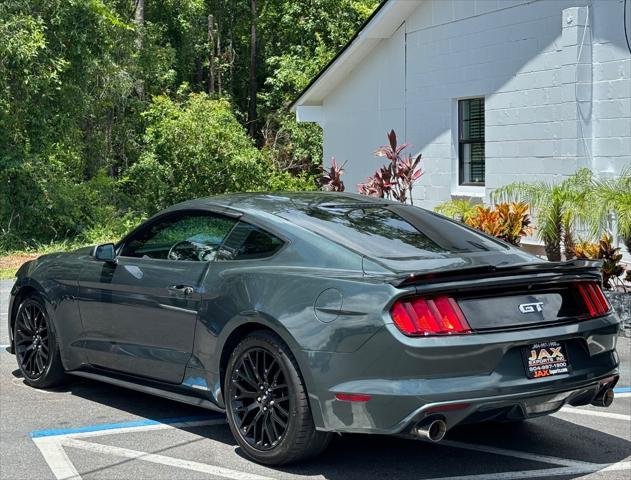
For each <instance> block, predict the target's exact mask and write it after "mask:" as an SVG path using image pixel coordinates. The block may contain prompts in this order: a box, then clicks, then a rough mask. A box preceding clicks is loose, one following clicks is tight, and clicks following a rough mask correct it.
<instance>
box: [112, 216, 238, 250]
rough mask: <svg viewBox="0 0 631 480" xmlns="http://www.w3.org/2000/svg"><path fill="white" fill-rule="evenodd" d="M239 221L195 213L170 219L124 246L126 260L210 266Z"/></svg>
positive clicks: (143, 231) (164, 220) (157, 224)
mask: <svg viewBox="0 0 631 480" xmlns="http://www.w3.org/2000/svg"><path fill="white" fill-rule="evenodd" d="M236 222H237V220H235V219H232V218H228V217H224V216H221V215H217V214H212V213H205V212H200V213H197V212H193V213H185V214H176V215H169V216H168V217H166V218H164V219H162V220H159V221H158V222H155V223H153V224H152V225H151V226H149V227H148V228H145V229H143V230H141V231H140V232H138V233H137V234H136V235H134V236H133V237H132V238H131V239H130V240H129V241H127V242H126V243H125V246H124V247H123V250H122V252H121V255H122V256H124V257H136V258H153V259H160V260H175V261H177V260H188V261H198V262H208V261H211V260H213V259H214V258H215V255H216V253H217V250H218V249H219V246H220V245H221V243H222V242H223V241H224V239H225V238H226V235H228V233H229V232H230V230H231V229H232V228H233V227H234V225H235V223H236Z"/></svg>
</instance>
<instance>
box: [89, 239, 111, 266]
mask: <svg viewBox="0 0 631 480" xmlns="http://www.w3.org/2000/svg"><path fill="white" fill-rule="evenodd" d="M92 256H93V257H94V258H95V259H96V260H101V261H103V262H114V261H116V250H115V249H114V244H113V243H104V244H102V245H97V246H96V247H94V250H92Z"/></svg>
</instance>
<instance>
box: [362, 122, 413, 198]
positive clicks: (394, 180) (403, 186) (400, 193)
mask: <svg viewBox="0 0 631 480" xmlns="http://www.w3.org/2000/svg"><path fill="white" fill-rule="evenodd" d="M388 141H389V144H388V145H383V146H381V147H379V148H378V149H377V150H376V151H375V155H376V156H378V157H386V158H387V159H388V160H389V161H390V162H389V163H387V164H386V165H384V166H383V167H381V168H380V169H379V170H377V171H376V172H375V173H374V175H372V176H371V177H368V178H367V179H366V182H365V183H360V184H359V185H358V187H359V193H361V194H364V195H371V196H374V197H381V198H384V197H385V198H394V199H396V200H398V201H399V202H401V203H406V202H407V199H408V195H409V198H410V203H412V204H413V203H414V201H413V199H412V188H413V187H414V183H416V181H417V180H418V179H419V178H421V176H422V175H423V171H422V170H421V168H420V167H419V163H420V162H421V154H419V155H417V156H416V157H415V158H412V155H410V154H408V156H407V157H401V152H402V151H403V150H404V149H405V148H407V147H408V146H409V144H407V143H404V144H403V145H397V134H396V133H395V132H394V130H390V133H388Z"/></svg>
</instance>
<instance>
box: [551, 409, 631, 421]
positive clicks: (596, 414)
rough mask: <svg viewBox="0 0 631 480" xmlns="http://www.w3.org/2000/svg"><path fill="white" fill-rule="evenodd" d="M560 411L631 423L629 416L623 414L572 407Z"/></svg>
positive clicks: (630, 416)
mask: <svg viewBox="0 0 631 480" xmlns="http://www.w3.org/2000/svg"><path fill="white" fill-rule="evenodd" d="M560 411H561V412H562V413H574V414H576V415H589V416H591V417H604V418H614V419H616V420H626V421H627V422H631V415H625V414H623V413H609V412H597V411H594V410H585V409H582V408H572V407H563V408H562V409H561V410H560Z"/></svg>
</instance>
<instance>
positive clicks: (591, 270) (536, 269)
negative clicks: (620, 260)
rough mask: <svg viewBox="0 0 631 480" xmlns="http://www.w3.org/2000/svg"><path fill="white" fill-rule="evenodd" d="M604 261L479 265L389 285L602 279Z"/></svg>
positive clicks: (420, 275) (396, 280) (411, 277)
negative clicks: (543, 276) (543, 277)
mask: <svg viewBox="0 0 631 480" xmlns="http://www.w3.org/2000/svg"><path fill="white" fill-rule="evenodd" d="M602 265H603V261H602V260H579V259H574V260H568V261H566V262H541V263H522V264H513V265H501V266H496V265H478V266H473V267H465V268H458V269H453V270H441V271H427V272H419V273H409V274H406V275H404V276H403V275H401V276H398V277H396V278H394V279H392V280H391V281H390V282H389V283H391V284H392V285H394V286H395V287H405V286H408V285H413V284H416V283H420V282H440V281H462V280H467V279H472V278H480V276H486V275H490V276H493V277H504V276H510V275H521V274H527V273H537V274H539V273H568V274H574V275H581V274H585V275H589V276H592V277H599V278H602V274H601V273H600V269H601V267H602Z"/></svg>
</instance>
